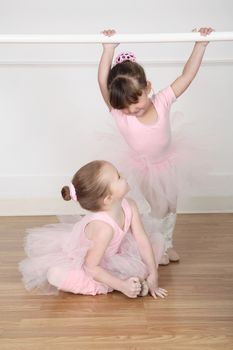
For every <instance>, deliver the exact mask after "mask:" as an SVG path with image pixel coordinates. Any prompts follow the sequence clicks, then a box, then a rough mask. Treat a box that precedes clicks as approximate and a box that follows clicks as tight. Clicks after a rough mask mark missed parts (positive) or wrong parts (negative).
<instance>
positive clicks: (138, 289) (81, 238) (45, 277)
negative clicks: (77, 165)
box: [20, 160, 167, 298]
mask: <svg viewBox="0 0 233 350" xmlns="http://www.w3.org/2000/svg"><path fill="white" fill-rule="evenodd" d="M128 190H129V187H128V183H127V181H126V179H124V177H122V176H121V175H120V174H119V173H118V171H117V169H116V168H115V167H114V166H113V165H112V164H111V163H109V162H106V161H102V160H100V161H93V162H90V163H88V164H86V165H85V166H83V167H82V168H81V169H79V170H78V171H77V173H76V174H75V175H74V177H73V179H72V183H71V184H70V185H69V186H65V187H63V188H62V190H61V193H62V197H63V198H64V200H71V199H73V200H74V201H78V202H79V204H80V205H81V207H82V208H84V209H87V210H88V211H89V213H88V214H87V215H86V216H84V217H83V218H81V219H80V221H78V222H77V223H76V224H64V223H58V224H54V225H47V226H44V227H41V228H35V229H32V230H29V234H28V236H27V239H26V247H25V250H26V253H27V255H28V257H27V258H26V259H25V260H23V261H22V262H21V263H20V271H21V273H22V275H23V281H24V283H25V286H26V288H27V289H33V288H39V289H40V290H42V291H44V292H45V291H46V290H48V288H49V290H50V292H51V291H52V292H53V293H54V292H57V291H58V290H61V291H65V292H71V293H74V294H85V295H96V294H106V293H109V292H112V291H113V290H118V291H120V292H122V293H123V294H125V295H126V296H128V297H130V298H136V297H137V296H140V295H141V296H144V295H146V294H148V291H149V292H150V294H151V295H152V296H153V297H154V298H156V297H157V296H159V297H161V298H164V297H165V296H166V295H167V291H166V290H165V289H162V288H159V285H158V271H157V269H158V265H159V262H160V259H161V258H162V257H163V254H164V240H163V237H162V235H161V234H160V233H158V232H150V233H148V234H147V233H146V232H145V230H144V228H143V225H142V222H141V219H140V216H139V213H138V210H137V206H136V204H135V202H134V201H133V200H131V199H129V198H127V199H126V198H125V195H126V194H127V192H128Z"/></svg>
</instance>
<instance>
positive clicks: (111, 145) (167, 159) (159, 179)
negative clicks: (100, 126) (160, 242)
mask: <svg viewBox="0 0 233 350" xmlns="http://www.w3.org/2000/svg"><path fill="white" fill-rule="evenodd" d="M183 119H184V116H183V115H182V114H181V113H178V112H177V113H173V115H172V118H171V120H172V123H171V129H172V140H171V143H170V146H169V147H168V149H167V151H166V153H165V154H163V156H161V158H160V159H159V160H158V159H156V160H153V159H150V158H149V157H148V155H147V154H143V153H140V154H139V153H136V152H134V151H133V150H132V149H131V148H130V147H129V145H128V144H127V143H126V141H125V140H124V138H123V136H122V135H121V134H120V132H119V131H118V128H117V126H116V125H115V123H114V120H110V121H109V125H108V131H106V132H98V133H97V136H96V137H97V140H98V141H97V143H96V144H97V149H96V153H95V158H96V159H104V160H107V161H109V162H111V163H112V164H114V165H115V166H116V168H117V169H118V170H119V171H120V172H122V173H123V175H124V176H125V177H126V178H127V180H128V182H129V185H130V192H129V196H130V197H132V198H133V199H134V200H135V201H136V202H137V204H138V206H139V209H140V212H141V213H142V214H148V213H150V212H151V209H152V208H151V204H152V203H154V202H156V207H158V208H159V210H160V209H161V210H163V207H167V206H168V205H169V207H172V206H174V207H176V203H177V197H178V196H179V197H185V196H190V195H195V194H196V193H197V192H199V193H200V192H202V191H203V190H206V189H207V185H208V180H207V175H208V172H209V170H210V162H209V159H210V157H209V152H208V150H207V147H206V145H204V143H203V144H201V141H200V140H198V142H199V144H198V147H197V146H196V144H197V141H196V142H195V141H194V137H193V135H192V128H193V126H192V125H191V124H188V123H187V122H186V123H184V122H183ZM194 145H195V146H194Z"/></svg>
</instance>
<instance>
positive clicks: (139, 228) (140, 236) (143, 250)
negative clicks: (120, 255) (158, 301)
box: [128, 200, 167, 298]
mask: <svg viewBox="0 0 233 350" xmlns="http://www.w3.org/2000/svg"><path fill="white" fill-rule="evenodd" d="M128 201H129V203H130V205H131V209H132V213H133V215H132V222H131V229H132V233H133V235H134V237H135V239H136V242H137V245H138V249H139V252H140V255H141V257H142V259H143V261H144V262H145V264H146V265H147V267H148V270H149V276H148V278H147V282H148V286H149V290H150V293H151V295H152V296H153V297H154V298H156V295H158V296H160V297H162V298H164V297H165V296H166V294H167V291H166V290H165V289H162V288H159V287H158V270H157V267H156V262H155V258H154V253H153V249H152V246H151V243H150V241H149V238H148V236H147V234H146V232H145V230H144V227H143V224H142V222H141V218H140V214H139V212H138V208H137V205H136V203H135V202H134V201H133V200H128Z"/></svg>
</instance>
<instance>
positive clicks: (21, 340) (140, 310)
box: [0, 214, 233, 350]
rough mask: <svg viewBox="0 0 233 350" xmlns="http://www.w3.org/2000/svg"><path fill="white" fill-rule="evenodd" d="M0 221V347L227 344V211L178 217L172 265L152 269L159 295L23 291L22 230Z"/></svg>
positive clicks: (232, 316)
mask: <svg viewBox="0 0 233 350" xmlns="http://www.w3.org/2000/svg"><path fill="white" fill-rule="evenodd" d="M52 222H56V218H55V217H14V218H10V217H8V218H7V217H2V218H0V249H1V255H0V278H1V286H0V307H1V310H0V325H1V331H0V334H1V342H0V349H1V350H8V349H10V350H29V349H30V350H42V349H43V350H46V349H54V350H64V349H67V350H87V349H93V350H94V349H101V350H111V349H119V350H120V349H123V350H124V349H132V350H133V349H135V350H136V349H137V350H144V349H145V350H147V349H151V350H152V349H153V350H154V349H159V350H160V349H162V350H167V349H173V350H178V349H179V350H188V349H195V350H196V349H198V350H200V349H203V350H208V349H223V350H230V349H231V350H232V349H233V214H195V215H194V214H193V215H179V217H178V222H177V227H176V236H175V240H176V247H177V249H178V251H179V253H180V255H181V257H182V259H181V261H180V263H176V264H174V263H173V264H170V265H169V266H166V267H161V268H160V286H161V287H163V288H166V289H167V290H168V291H169V296H168V298H167V299H165V300H162V299H158V300H154V299H152V297H150V296H147V297H144V298H137V299H128V298H127V297H125V296H124V295H122V294H120V293H117V292H114V293H111V294H108V295H106V296H104V295H102V296H101V295H100V296H96V297H90V296H81V295H72V294H69V293H61V294H60V295H58V296H40V295H36V294H33V293H28V292H27V291H25V290H24V287H23V285H22V284H21V280H20V275H19V272H18V270H17V264H18V262H19V261H20V260H21V259H22V258H23V257H24V252H23V247H22V246H23V237H24V235H25V229H26V228H28V227H33V226H37V225H42V224H45V223H52Z"/></svg>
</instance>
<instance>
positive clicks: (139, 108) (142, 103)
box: [122, 90, 151, 118]
mask: <svg viewBox="0 0 233 350" xmlns="http://www.w3.org/2000/svg"><path fill="white" fill-rule="evenodd" d="M150 104H151V100H150V98H149V96H148V92H147V90H143V92H142V95H141V96H139V98H138V102H137V103H133V104H131V105H129V106H128V107H127V108H123V109H122V112H123V113H124V114H127V115H132V116H135V117H137V118H140V117H142V116H143V115H144V114H145V113H146V112H147V110H148V109H149V107H150Z"/></svg>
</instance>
